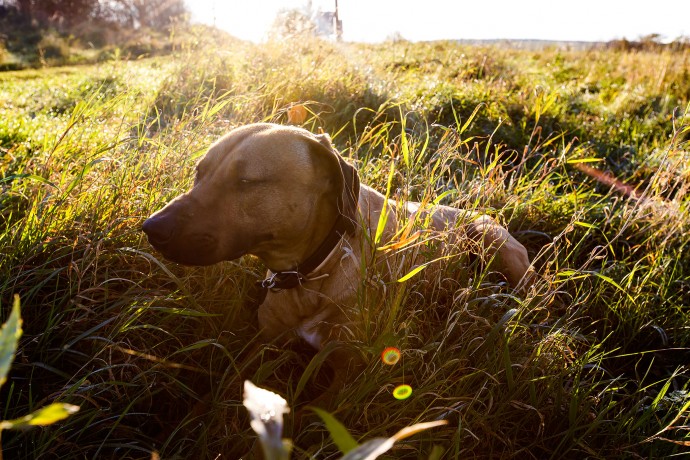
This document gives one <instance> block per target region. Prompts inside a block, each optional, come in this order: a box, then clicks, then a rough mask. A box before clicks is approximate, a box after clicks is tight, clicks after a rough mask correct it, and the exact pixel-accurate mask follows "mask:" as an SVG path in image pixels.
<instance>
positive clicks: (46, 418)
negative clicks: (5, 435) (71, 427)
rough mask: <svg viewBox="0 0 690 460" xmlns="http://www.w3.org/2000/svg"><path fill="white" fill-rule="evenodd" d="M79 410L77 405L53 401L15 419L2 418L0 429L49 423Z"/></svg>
mask: <svg viewBox="0 0 690 460" xmlns="http://www.w3.org/2000/svg"><path fill="white" fill-rule="evenodd" d="M78 410H79V406H74V405H72V404H65V403H53V404H51V405H50V406H46V407H44V408H42V409H38V410H37V411H35V412H34V413H32V414H29V415H27V416H24V417H22V418H18V419H15V420H4V421H2V422H0V430H3V429H19V428H29V427H32V426H45V425H51V424H53V423H55V422H59V421H60V420H63V419H66V418H67V417H69V416H70V415H72V414H74V413H75V412H77V411H78Z"/></svg>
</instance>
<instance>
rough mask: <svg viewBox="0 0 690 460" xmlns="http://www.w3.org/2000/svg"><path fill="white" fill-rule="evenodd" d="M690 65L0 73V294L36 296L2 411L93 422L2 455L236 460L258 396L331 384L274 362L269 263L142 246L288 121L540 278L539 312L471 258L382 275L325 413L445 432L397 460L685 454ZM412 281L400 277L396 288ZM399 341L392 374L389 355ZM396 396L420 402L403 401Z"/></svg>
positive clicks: (232, 51)
mask: <svg viewBox="0 0 690 460" xmlns="http://www.w3.org/2000/svg"><path fill="white" fill-rule="evenodd" d="M295 46H296V48H295ZM688 65H690V64H689V63H688V55H687V54H681V53H675V54H665V53H660V54H653V53H632V54H631V53H621V52H613V51H603V50H597V51H559V50H551V49H546V50H542V51H518V50H507V49H500V48H474V47H462V46H458V45H455V44H451V43H440V44H417V45H413V44H409V43H404V42H403V43H388V44H385V45H380V46H374V45H367V46H364V45H342V46H340V45H338V46H336V45H334V44H331V43H322V42H311V41H309V42H302V43H299V44H295V43H290V44H280V43H272V44H269V45H266V46H256V45H250V44H242V45H239V44H237V43H234V44H232V45H231V46H227V47H223V46H219V45H218V43H215V42H214V44H213V47H209V48H208V49H204V48H203V47H200V46H196V47H190V48H183V49H182V50H181V51H180V52H179V53H178V54H175V55H173V56H171V57H169V58H155V59H144V60H139V61H131V62H127V61H109V62H104V63H102V64H100V65H98V66H93V67H79V68H69V67H68V68H60V69H50V70H45V71H24V72H12V73H4V74H0V107H2V108H1V109H0V114H1V115H2V116H1V117H0V159H1V162H0V187H2V198H0V302H2V307H3V315H4V312H5V311H6V310H7V309H8V308H9V306H10V305H11V299H12V296H13V294H14V293H18V294H20V295H21V298H22V305H23V317H24V319H25V323H24V325H25V327H24V328H25V334H24V338H23V340H22V342H21V345H20V349H19V351H18V354H17V362H16V363H15V365H14V367H13V369H12V373H11V374H10V379H9V381H8V383H7V384H6V385H5V387H4V388H3V393H2V401H3V404H2V405H1V406H0V407H2V410H3V413H2V414H0V417H1V418H4V419H8V418H13V417H16V416H18V415H21V414H25V413H28V412H30V411H32V410H34V409H35V408H38V407H42V406H44V405H46V403H49V402H52V401H55V400H58V401H61V402H68V403H71V404H77V405H79V406H81V410H80V411H79V412H78V413H77V414H75V415H73V416H72V417H71V418H69V419H67V420H66V421H65V422H63V423H62V424H59V425H56V426H53V427H51V428H50V429H45V430H43V431H35V432H30V433H18V434H13V435H12V436H10V435H9V434H6V435H5V436H4V437H3V445H4V448H5V452H6V457H7V458H15V457H16V458H49V457H55V456H57V457H59V458H83V457H89V458H103V457H105V458H111V457H117V458H150V456H151V452H153V451H156V452H159V453H160V454H161V457H162V458H216V456H217V455H218V454H222V455H223V457H224V458H238V457H239V456H241V455H243V454H244V453H246V452H247V451H249V450H250V449H251V446H252V443H253V442H254V437H253V434H252V432H251V430H250V428H249V419H248V416H247V414H246V412H245V410H244V408H243V407H242V394H241V392H242V383H243V381H244V380H245V379H247V378H250V379H251V380H252V381H253V382H254V383H256V384H258V385H260V386H262V387H266V388H270V389H272V390H274V391H277V392H279V393H281V394H282V395H283V396H285V397H286V399H287V400H288V403H289V404H290V406H292V407H296V408H299V407H300V406H301V405H303V404H305V403H307V402H308V401H310V400H311V399H312V398H313V397H315V396H316V395H318V394H319V391H320V389H321V388H323V386H324V384H325V382H327V378H328V372H327V371H326V370H324V369H323V367H324V366H319V365H320V364H321V363H326V362H328V360H329V358H328V351H329V350H326V351H324V352H321V353H317V354H314V352H312V351H311V350H310V349H309V347H307V346H305V345H303V344H300V343H297V342H295V343H293V344H292V346H291V347H290V348H289V349H288V350H281V349H277V348H276V347H275V346H273V345H271V344H268V345H266V346H261V345H259V344H260V342H259V340H258V338H257V337H256V335H257V330H256V318H255V316H256V311H255V306H256V305H255V303H254V300H253V299H255V298H256V295H257V292H256V288H255V286H254V281H255V280H256V279H258V278H260V277H261V272H262V268H261V266H260V264H259V263H258V262H257V261H255V260H252V259H248V258H245V259H243V260H240V261H236V262H229V263H224V264H221V265H218V266H214V267H207V268H184V267H180V266H177V265H175V264H172V263H169V262H167V261H165V260H162V259H160V258H159V255H158V254H157V253H155V252H154V251H153V250H152V249H151V247H150V246H149V245H148V244H147V243H146V241H145V239H144V238H142V234H141V232H140V231H139V227H140V225H141V222H142V221H143V219H144V218H145V217H146V216H148V215H149V214H150V213H151V212H153V211H154V210H156V209H158V208H160V207H161V206H162V205H163V204H164V203H166V202H167V201H168V200H169V199H170V198H171V197H173V196H176V195H177V194H178V193H180V192H181V191H183V190H185V189H187V188H188V187H189V186H190V185H191V174H192V171H193V165H194V163H195V161H196V160H197V159H198V157H199V156H200V155H202V154H203V152H204V149H205V147H207V146H208V145H209V143H210V142H212V141H213V140H214V139H215V138H216V137H217V136H219V135H221V134H223V133H224V132H226V131H227V130H228V129H230V128H231V127H233V126H237V125H239V124H244V123H250V122H257V121H275V122H286V120H287V111H288V109H289V108H290V107H292V106H293V105H294V104H297V103H301V104H303V105H304V106H305V107H306V108H307V110H308V116H307V119H306V121H305V123H304V125H305V127H307V128H308V129H311V130H313V131H314V132H318V131H319V130H320V129H323V130H325V131H327V132H329V133H330V134H331V135H332V137H333V139H334V142H335V144H336V146H337V147H338V148H339V150H340V151H341V152H342V153H343V154H344V155H345V156H347V157H349V158H350V160H351V161H352V162H354V163H355V164H356V165H357V168H358V170H359V172H360V175H361V178H362V181H363V182H364V183H367V184H370V185H372V186H374V187H375V188H377V189H378V190H379V191H381V192H382V193H386V192H387V191H388V193H389V194H390V195H391V196H392V197H395V198H403V199H406V198H409V199H414V200H418V201H422V202H426V203H432V202H434V201H435V200H440V202H442V203H443V204H452V205H457V206H461V207H463V208H466V209H477V210H481V211H482V212H487V213H489V214H491V215H492V216H494V217H495V218H496V219H498V220H499V221H501V222H503V223H504V224H506V225H507V226H508V227H509V228H510V229H511V231H512V232H513V234H514V235H516V237H517V238H518V239H520V240H521V241H522V242H523V243H524V244H525V245H526V246H527V247H528V250H529V251H530V255H531V257H532V258H533V259H534V260H535V265H536V267H537V268H538V272H539V278H538V280H537V281H536V282H535V284H534V285H533V286H531V287H529V289H527V291H526V292H525V293H522V294H518V293H515V292H512V291H510V290H509V289H508V288H507V287H506V286H503V285H500V284H497V283H496V279H494V277H493V276H492V275H491V273H490V271H489V270H485V269H483V268H482V267H481V266H480V264H479V263H478V262H475V263H473V264H471V265H470V270H469V272H468V275H467V277H466V278H463V279H450V278H448V277H447V276H446V274H447V273H446V271H445V270H443V269H442V268H441V266H442V264H437V265H430V266H429V267H427V268H425V269H424V270H422V271H420V272H419V273H417V274H416V275H415V276H412V277H410V279H408V280H406V281H404V282H391V283H384V282H382V281H381V280H377V279H376V278H371V279H369V280H368V282H367V283H366V284H365V286H364V287H363V289H362V290H361V292H360V297H361V301H360V308H361V312H360V314H361V316H362V319H363V325H364V327H363V328H362V330H361V331H359V332H358V334H359V335H357V337H356V340H354V342H353V343H352V345H351V346H352V347H355V348H356V349H357V350H358V351H359V352H361V354H362V355H363V356H365V357H366V358H367V359H368V363H369V364H368V366H367V368H366V370H365V371H364V373H363V374H362V375H361V376H359V377H358V378H356V379H355V380H354V381H353V382H352V383H351V384H350V385H349V386H348V387H347V388H346V389H345V390H344V391H343V392H342V393H341V394H340V396H339V398H338V400H337V401H336V406H335V407H331V408H329V409H331V410H332V411H333V412H334V413H335V415H336V416H337V417H338V419H339V420H340V421H342V422H343V423H344V425H345V426H346V427H347V428H348V429H349V430H350V431H351V432H352V433H353V435H354V436H355V437H356V438H357V439H358V440H361V439H370V438H373V437H377V436H380V437H385V436H389V435H391V434H393V433H395V432H396V431H398V430H399V429H400V428H402V427H404V426H407V425H411V424H414V423H418V422H422V421H428V420H433V419H441V418H442V419H447V420H449V422H450V423H449V424H448V425H447V426H446V427H444V428H439V429H436V430H434V431H429V432H425V433H422V434H419V435H417V437H416V438H414V439H413V440H411V441H410V442H405V443H402V444H401V445H400V446H399V447H397V448H396V450H394V451H393V455H394V456H395V458H429V457H430V455H431V453H432V452H439V450H440V449H442V450H444V451H445V452H446V456H447V457H448V458H463V457H518V458H521V457H529V456H532V457H536V458H582V457H584V456H592V457H597V456H599V457H609V458H610V457H624V456H634V455H641V456H646V457H656V458H659V457H663V456H669V455H673V454H679V453H680V452H682V451H683V449H687V447H684V446H683V445H682V444H680V443H683V442H685V443H687V442H688V441H689V439H688V437H687V436H688V434H687V431H683V429H682V426H684V425H687V423H688V415H687V409H688V393H687V391H688V388H687V386H688V369H687V363H688V362H689V361H690V353H689V352H688V346H689V338H690V324H689V322H688V321H689V320H688V317H689V316H688V308H690V293H689V289H690V259H689V258H688V242H689V240H688V236H687V235H688V232H687V222H688V221H690V220H689V218H690V216H689V215H688V212H689V210H688V184H689V181H688V179H689V178H690V166H689V165H690V162H689V161H688V160H689V159H690V158H688V150H689V149H688V143H687V139H688V132H689V131H690V129H689V128H688V126H689V122H690V118H689V116H688V113H687V108H688V103H689V102H690V93H689V92H688V91H690V86H688V81H690V80H689V79H688V78H687V75H688V71H689V69H688ZM580 163H582V164H587V165H590V166H593V167H596V168H598V169H600V170H602V171H607V172H609V173H611V174H612V175H613V176H614V177H617V178H618V180H620V181H622V182H624V183H627V184H628V185H630V186H632V187H635V188H636V190H637V193H639V195H640V196H642V197H643V198H641V199H637V200H636V199H630V198H628V197H626V196H624V195H621V194H619V193H618V192H616V191H614V190H612V189H610V186H607V185H606V184H603V183H601V182H598V181H596V180H595V179H593V178H592V177H590V176H588V175H586V174H583V173H582V172H580V170H578V168H577V167H576V166H577V164H580ZM389 179H390V181H389ZM389 183H390V186H388V184H389ZM390 218H393V216H391V217H390ZM408 236H409V235H408ZM401 238H402V235H401ZM389 243H390V242H386V243H382V244H389ZM423 249H424V247H423V246H415V247H414V248H413V250H415V251H418V252H423ZM413 269H414V264H412V263H411V261H410V259H409V258H408V259H406V260H402V259H401V260H400V265H399V267H398V273H396V277H395V279H401V278H405V276H406V275H408V274H410V272H411V270H413ZM386 346H396V347H398V348H399V349H400V350H401V354H402V357H401V360H400V362H399V363H398V364H397V365H395V366H386V365H384V364H382V363H381V361H380V358H379V357H380V353H381V351H382V350H383V349H384V348H385V347H386ZM319 367H321V369H319ZM403 383H404V384H409V385H411V387H412V389H413V395H412V396H411V397H410V398H408V399H406V400H404V401H398V400H396V399H394V398H393V396H392V391H393V389H394V388H395V387H396V386H397V385H399V384H403ZM288 419H289V420H288V425H289V426H291V423H292V421H291V419H290V416H288ZM286 435H289V436H291V437H292V438H294V440H295V443H296V448H295V452H296V456H297V457H300V456H306V455H307V454H308V455H313V456H316V457H317V458H333V456H335V455H336V453H337V449H336V448H335V446H334V445H333V444H332V443H331V441H330V440H329V439H330V438H329V436H328V435H327V433H326V430H325V428H324V426H323V424H322V423H321V422H318V421H317V418H314V419H313V423H311V424H307V425H306V426H303V427H302V431H301V432H299V433H292V434H290V433H286ZM661 438H664V439H666V440H660V439H661Z"/></svg>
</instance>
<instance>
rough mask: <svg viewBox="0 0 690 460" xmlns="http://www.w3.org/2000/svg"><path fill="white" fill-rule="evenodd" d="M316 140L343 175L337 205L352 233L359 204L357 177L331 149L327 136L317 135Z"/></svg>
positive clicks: (355, 172) (351, 167)
mask: <svg viewBox="0 0 690 460" xmlns="http://www.w3.org/2000/svg"><path fill="white" fill-rule="evenodd" d="M316 140H317V141H318V142H319V144H321V145H322V146H323V147H325V148H326V149H327V150H328V151H329V152H330V154H331V155H334V156H335V158H336V159H337V160H338V164H339V166H340V171H341V173H342V175H343V192H342V198H341V200H339V201H340V202H339V205H340V206H341V207H342V208H341V209H340V213H341V214H342V215H343V216H345V217H346V218H347V219H348V220H349V221H351V222H352V226H351V227H350V228H349V229H348V233H352V232H354V229H355V226H356V225H357V222H358V219H357V204H358V202H359V175H358V174H357V170H356V169H355V168H354V166H352V165H351V164H350V163H348V162H347V161H345V159H344V158H343V157H342V156H340V153H338V151H337V150H336V149H335V147H333V143H332V142H331V137H330V136H329V135H328V134H317V135H316Z"/></svg>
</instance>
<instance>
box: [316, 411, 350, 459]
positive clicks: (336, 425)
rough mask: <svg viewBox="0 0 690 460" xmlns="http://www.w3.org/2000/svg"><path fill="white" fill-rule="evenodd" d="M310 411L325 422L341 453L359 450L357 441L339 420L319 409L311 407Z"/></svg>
mask: <svg viewBox="0 0 690 460" xmlns="http://www.w3.org/2000/svg"><path fill="white" fill-rule="evenodd" d="M310 409H311V410H313V411H314V412H316V414H317V415H318V416H319V417H321V420H323V423H325V424H326V428H327V429H328V432H329V433H330V435H331V438H332V439H333V442H335V445H336V446H338V449H339V450H340V452H342V453H343V454H347V453H348V452H350V451H351V450H353V449H356V448H357V446H358V444H357V441H355V438H353V437H352V435H351V434H350V433H349V432H348V431H347V428H345V426H344V425H343V424H342V423H340V422H339V421H338V419H336V418H335V417H333V416H332V415H331V414H330V413H328V412H326V411H325V410H323V409H319V408H318V407H311V408H310Z"/></svg>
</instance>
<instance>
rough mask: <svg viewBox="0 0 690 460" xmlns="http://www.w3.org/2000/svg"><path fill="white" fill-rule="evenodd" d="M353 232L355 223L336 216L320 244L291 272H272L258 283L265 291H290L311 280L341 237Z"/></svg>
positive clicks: (336, 246) (330, 255) (336, 247)
mask: <svg viewBox="0 0 690 460" xmlns="http://www.w3.org/2000/svg"><path fill="white" fill-rule="evenodd" d="M354 230H355V223H354V222H353V221H352V220H351V219H350V218H348V217H345V216H344V215H342V214H339V215H338V218H337V219H336V221H335V224H334V225H333V227H332V228H331V230H330V231H329V232H328V234H327V235H326V237H325V239H324V240H323V241H322V242H321V244H320V245H319V246H318V247H317V248H316V250H314V252H312V253H311V255H309V256H308V257H307V258H306V259H305V260H304V261H303V262H301V263H298V264H297V266H295V267H294V268H293V269H291V270H282V271H273V270H270V275H269V276H268V277H266V278H265V279H264V280H262V281H259V283H260V284H261V286H262V287H263V288H265V289H292V288H295V287H297V286H300V285H302V284H303V283H305V282H307V281H309V280H311V277H310V275H311V274H312V273H314V272H316V271H318V270H319V269H321V268H322V267H323V266H324V265H326V263H327V262H328V261H329V260H330V259H331V258H332V257H333V255H334V254H335V253H336V252H337V249H338V247H339V246H340V243H341V241H342V240H343V237H344V236H345V234H347V233H352V232H354Z"/></svg>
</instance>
